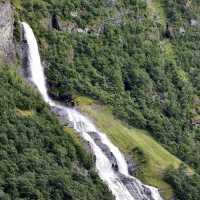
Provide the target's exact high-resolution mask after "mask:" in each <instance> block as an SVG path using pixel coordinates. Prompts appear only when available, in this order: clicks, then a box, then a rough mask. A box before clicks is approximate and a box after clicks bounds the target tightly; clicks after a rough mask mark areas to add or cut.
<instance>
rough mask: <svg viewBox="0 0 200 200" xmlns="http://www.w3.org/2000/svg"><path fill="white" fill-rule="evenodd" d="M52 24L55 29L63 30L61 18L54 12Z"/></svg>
mask: <svg viewBox="0 0 200 200" xmlns="http://www.w3.org/2000/svg"><path fill="white" fill-rule="evenodd" d="M51 25H52V27H53V28H54V29H56V30H58V31H61V26H60V23H59V19H58V16H57V15H56V14H53V16H52V18H51Z"/></svg>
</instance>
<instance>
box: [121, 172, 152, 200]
mask: <svg viewBox="0 0 200 200" xmlns="http://www.w3.org/2000/svg"><path fill="white" fill-rule="evenodd" d="M118 176H119V178H120V180H121V182H122V183H123V184H124V185H125V186H126V188H127V189H128V191H129V192H130V194H131V195H132V196H133V197H134V198H135V199H136V200H154V199H153V197H152V193H151V190H150V188H148V187H146V186H145V185H143V184H142V183H141V182H140V181H138V180H137V179H135V178H133V177H127V176H124V175H123V174H120V173H119V174H118Z"/></svg>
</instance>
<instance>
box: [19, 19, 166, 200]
mask: <svg viewBox="0 0 200 200" xmlns="http://www.w3.org/2000/svg"><path fill="white" fill-rule="evenodd" d="M22 30H23V41H24V42H25V44H26V45H27V48H26V51H27V52H26V56H27V60H28V67H29V71H30V73H28V77H27V78H28V79H29V80H30V81H31V82H32V83H33V84H34V85H35V86H36V87H37V89H38V90H39V92H40V94H41V95H42V97H43V99H44V101H45V102H46V103H48V104H49V105H50V106H51V108H52V110H53V111H54V112H55V113H56V114H57V115H58V117H61V118H62V119H64V120H66V122H69V124H70V126H71V127H72V128H74V129H75V130H76V132H78V133H79V134H80V135H81V136H82V137H83V138H84V139H85V140H86V141H87V142H88V143H89V144H90V146H91V149H92V151H93V153H94V155H95V157H96V169H97V172H98V174H99V176H100V178H101V179H102V180H103V181H104V182H105V183H106V184H107V186H108V187H109V189H110V190H111V191H112V193H113V195H114V196H115V198H116V200H163V199H162V197H161V196H160V194H159V191H158V189H157V188H154V187H151V186H147V185H144V184H143V183H142V182H141V181H139V180H138V179H136V178H135V177H132V176H130V175H129V173H128V165H127V162H126V160H125V158H124V156H123V154H122V153H121V152H120V151H119V149H118V148H117V147H116V146H115V145H113V144H112V143H111V141H110V140H109V139H108V137H107V136H106V135H105V134H104V133H101V132H100V131H99V130H98V129H97V128H96V127H95V125H94V124H93V123H92V122H91V121H90V120H89V119H88V118H87V117H85V116H84V115H82V114H81V113H79V112H78V111H77V110H75V109H72V108H68V107H65V106H63V105H61V104H59V103H57V102H55V101H53V100H52V99H51V98H50V97H49V95H48V93H47V87H46V81H45V75H44V70H43V66H42V64H41V59H40V54H39V50H38V45H37V40H36V38H35V36H34V33H33V31H32V29H31V27H30V26H29V25H28V24H27V23H25V22H22Z"/></svg>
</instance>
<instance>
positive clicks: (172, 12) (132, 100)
mask: <svg viewBox="0 0 200 200" xmlns="http://www.w3.org/2000/svg"><path fill="white" fill-rule="evenodd" d="M12 3H13V6H14V7H15V39H16V40H17V41H19V36H20V34H19V33H20V26H19V21H22V20H25V21H27V22H28V23H29V24H30V25H31V26H32V28H33V29H34V32H35V33H36V35H37V38H38V41H39V45H40V52H41V55H42V59H43V60H44V61H45V73H46V76H47V81H48V86H49V94H50V95H51V96H52V97H53V98H55V99H59V100H62V101H64V102H66V103H68V102H69V101H70V100H71V99H73V97H74V96H76V95H84V96H89V97H91V98H93V99H96V100H98V101H99V102H101V103H102V104H106V105H110V106H111V107H112V110H113V113H114V114H115V115H116V116H117V117H118V118H120V119H122V120H124V121H125V122H127V123H128V124H129V125H130V126H133V127H138V128H143V129H146V130H148V131H149V132H150V133H151V135H152V136H153V137H154V138H155V139H156V140H157V141H159V142H160V143H161V144H162V145H163V146H164V147H165V148H167V149H168V150H169V151H170V152H171V153H173V154H174V155H176V156H177V157H179V158H180V159H181V160H183V161H184V162H185V163H186V164H188V165H189V166H190V167H192V168H193V169H194V170H195V172H196V173H197V175H194V176H188V175H187V174H185V173H184V171H183V170H178V171H173V170H171V171H169V172H168V175H167V178H166V180H167V181H168V182H169V183H171V184H172V186H174V188H175V192H176V195H177V198H179V199H181V200H184V199H185V198H186V197H187V199H192V200H197V199H198V198H199V196H200V191H199V186H198V185H199V184H198V183H199V179H200V178H199V175H198V174H200V130H199V125H198V123H199V121H200V88H199V87H200V56H199V53H200V40H199V38H200V16H199V13H200V12H199V11H200V8H199V6H200V3H199V1H198V0H193V1H189V0H176V1H175V0H152V1H145V0H123V1H122V0H118V1H115V0H102V1H98V0H93V1H88V0H73V1H70V0H31V1H27V0H13V1H12ZM25 102H26V101H25ZM17 103H22V102H17ZM24 104H25V103H24ZM189 183H191V185H192V186H191V188H190V189H188V190H186V191H187V193H188V194H187V195H189V197H188V196H186V195H185V196H184V191H185V188H186V187H187V185H189ZM100 188H101V187H100ZM194 191H195V192H194ZM105 198H106V197H105Z"/></svg>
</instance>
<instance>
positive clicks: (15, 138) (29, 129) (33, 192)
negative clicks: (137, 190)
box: [0, 65, 113, 200]
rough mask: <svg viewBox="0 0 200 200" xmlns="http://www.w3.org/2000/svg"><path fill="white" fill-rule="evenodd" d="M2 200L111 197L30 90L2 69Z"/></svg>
mask: <svg viewBox="0 0 200 200" xmlns="http://www.w3.org/2000/svg"><path fill="white" fill-rule="evenodd" d="M0 74H1V76H0V96H1V98H0V122H1V123H0V149H1V151H0V199H1V200H11V199H12V200H20V199H24V200H25V199H27V200H28V199H31V200H34V199H35V200H36V199H40V200H43V199H44V200H46V199H49V200H50V199H52V200H54V199H58V200H61V199H74V200H75V199H76V200H78V199H80V200H81V199H82V200H85V199H88V200H89V199H90V200H94V199H104V200H106V199H107V200H110V199H113V197H112V195H111V194H110V193H109V191H108V189H107V187H106V186H104V185H103V184H102V182H101V181H100V179H99V177H98V175H97V174H96V172H95V170H94V166H93V163H94V161H93V158H92V156H91V155H90V154H88V153H86V152H85V150H84V149H83V147H82V146H81V144H80V143H79V142H77V141H76V140H75V139H74V138H73V137H71V136H70V134H69V133H68V132H67V133H65V132H64V130H63V128H62V127H61V126H60V125H59V122H58V121H57V119H56V118H55V116H54V115H53V114H52V113H51V111H50V109H49V107H48V106H47V105H46V104H45V103H44V102H43V100H42V99H41V97H40V96H39V94H38V93H36V91H34V89H32V88H30V86H27V83H25V82H24V81H22V79H21V78H19V75H17V73H16V72H15V71H14V70H13V69H12V70H10V69H8V66H6V67H3V66H2V65H1V67H0Z"/></svg>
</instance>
